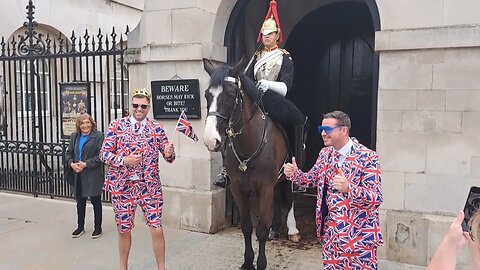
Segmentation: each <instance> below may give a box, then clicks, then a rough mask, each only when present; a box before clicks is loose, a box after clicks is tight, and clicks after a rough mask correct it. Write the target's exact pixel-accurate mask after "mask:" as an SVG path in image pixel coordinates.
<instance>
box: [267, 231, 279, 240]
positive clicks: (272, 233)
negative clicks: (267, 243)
mask: <svg viewBox="0 0 480 270" xmlns="http://www.w3.org/2000/svg"><path fill="white" fill-rule="evenodd" d="M279 238H280V233H279V232H276V231H274V230H272V228H270V231H269V232H268V240H278V239H279Z"/></svg>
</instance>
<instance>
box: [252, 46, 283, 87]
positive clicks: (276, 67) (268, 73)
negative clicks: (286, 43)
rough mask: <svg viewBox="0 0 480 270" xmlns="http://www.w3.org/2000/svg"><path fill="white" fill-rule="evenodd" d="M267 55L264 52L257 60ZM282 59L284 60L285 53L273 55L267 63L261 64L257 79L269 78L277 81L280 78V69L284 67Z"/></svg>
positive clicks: (256, 75)
mask: <svg viewBox="0 0 480 270" xmlns="http://www.w3.org/2000/svg"><path fill="white" fill-rule="evenodd" d="M264 56H265V52H262V53H261V54H260V55H259V56H258V57H257V62H258V61H259V60H260V59H261V58H262V57H264ZM282 61H283V54H280V55H278V56H276V57H273V58H272V59H270V60H269V61H267V62H266V63H265V64H263V65H261V66H260V67H259V68H258V71H257V73H256V74H255V79H256V80H257V81H259V80H262V79H264V80H269V81H276V80H277V78H278V74H279V73H280V69H281V68H282Z"/></svg>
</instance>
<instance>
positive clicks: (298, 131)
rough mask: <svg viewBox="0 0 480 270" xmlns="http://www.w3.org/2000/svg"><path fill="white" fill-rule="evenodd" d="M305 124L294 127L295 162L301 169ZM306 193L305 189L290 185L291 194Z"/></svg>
mask: <svg viewBox="0 0 480 270" xmlns="http://www.w3.org/2000/svg"><path fill="white" fill-rule="evenodd" d="M306 122H307V120H305V123H303V124H300V125H295V161H296V162H297V166H298V168H300V169H301V168H302V166H303V152H304V150H305V145H304V141H303V139H304V135H305V124H306ZM305 191H307V189H306V188H304V187H300V186H297V185H296V184H293V183H292V192H305Z"/></svg>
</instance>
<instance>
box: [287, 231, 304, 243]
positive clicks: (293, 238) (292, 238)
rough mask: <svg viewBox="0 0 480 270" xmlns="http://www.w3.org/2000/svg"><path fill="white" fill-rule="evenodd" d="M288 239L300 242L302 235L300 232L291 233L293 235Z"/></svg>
mask: <svg viewBox="0 0 480 270" xmlns="http://www.w3.org/2000/svg"><path fill="white" fill-rule="evenodd" d="M288 240H290V241H292V242H294V243H298V242H300V240H302V237H301V236H300V234H299V233H296V234H291V235H289V236H288Z"/></svg>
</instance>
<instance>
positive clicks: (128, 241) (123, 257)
mask: <svg viewBox="0 0 480 270" xmlns="http://www.w3.org/2000/svg"><path fill="white" fill-rule="evenodd" d="M131 246H132V232H131V231H130V232H127V233H120V232H119V233H118V252H119V254H120V270H127V269H128V255H129V254H130V247H131Z"/></svg>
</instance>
